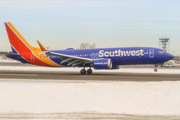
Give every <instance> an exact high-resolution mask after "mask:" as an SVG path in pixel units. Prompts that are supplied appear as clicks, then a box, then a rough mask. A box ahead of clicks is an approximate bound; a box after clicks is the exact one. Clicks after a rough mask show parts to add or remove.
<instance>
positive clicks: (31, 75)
mask: <svg viewBox="0 0 180 120" xmlns="http://www.w3.org/2000/svg"><path fill="white" fill-rule="evenodd" d="M0 75H6V76H7V75H10V76H13V75H15V76H37V75H35V74H0Z"/></svg>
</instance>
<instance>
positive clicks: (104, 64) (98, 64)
mask: <svg viewBox="0 0 180 120" xmlns="http://www.w3.org/2000/svg"><path fill="white" fill-rule="evenodd" d="M93 67H94V69H111V68H112V61H111V59H108V58H104V59H99V60H94V62H93Z"/></svg>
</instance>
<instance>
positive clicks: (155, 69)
mask: <svg viewBox="0 0 180 120" xmlns="http://www.w3.org/2000/svg"><path fill="white" fill-rule="evenodd" d="M157 66H158V64H155V68H154V72H157V71H158V70H157Z"/></svg>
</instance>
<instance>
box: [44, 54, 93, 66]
mask: <svg viewBox="0 0 180 120" xmlns="http://www.w3.org/2000/svg"><path fill="white" fill-rule="evenodd" d="M46 53H47V54H50V55H54V56H58V57H60V59H61V60H62V62H61V64H62V63H65V62H69V64H68V66H70V65H72V66H77V65H80V64H91V63H92V62H93V60H92V59H89V58H83V57H76V56H71V55H66V54H61V53H56V52H50V51H47V52H46Z"/></svg>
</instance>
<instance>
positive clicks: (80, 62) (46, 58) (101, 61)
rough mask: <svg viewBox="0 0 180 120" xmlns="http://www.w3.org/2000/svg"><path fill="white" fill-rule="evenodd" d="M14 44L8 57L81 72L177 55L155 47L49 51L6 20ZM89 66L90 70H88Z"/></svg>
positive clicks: (159, 60)
mask: <svg viewBox="0 0 180 120" xmlns="http://www.w3.org/2000/svg"><path fill="white" fill-rule="evenodd" d="M5 27H6V31H7V35H8V37H9V42H10V45H11V49H12V52H11V53H6V52H4V53H1V54H5V55H6V56H7V57H8V58H11V59H14V60H17V61H20V62H22V63H29V64H33V65H39V66H45V67H83V69H81V70H80V73H81V74H92V69H91V68H94V69H97V70H101V69H107V70H112V69H119V66H120V65H139V64H154V65H155V68H154V71H155V72H157V68H156V67H157V66H158V65H161V64H164V62H166V61H168V60H171V59H173V58H174V56H173V55H172V54H170V53H166V52H164V51H163V50H162V49H159V48H154V47H117V48H96V49H84V48H82V49H67V50H47V49H46V48H45V47H44V46H43V45H42V44H41V43H40V42H39V41H37V42H38V44H39V47H34V46H31V45H30V44H29V43H28V42H27V41H26V40H25V38H24V37H23V36H22V35H21V34H20V33H19V32H18V30H17V29H16V28H15V27H14V26H13V25H12V23H11V22H5ZM86 67H88V68H89V69H88V70H87V71H86V69H85V68H86Z"/></svg>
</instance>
